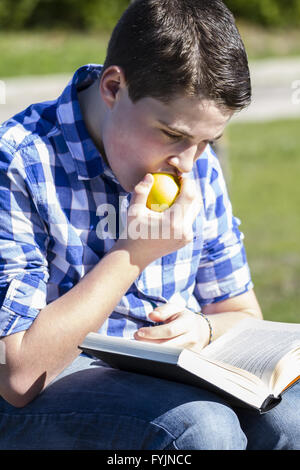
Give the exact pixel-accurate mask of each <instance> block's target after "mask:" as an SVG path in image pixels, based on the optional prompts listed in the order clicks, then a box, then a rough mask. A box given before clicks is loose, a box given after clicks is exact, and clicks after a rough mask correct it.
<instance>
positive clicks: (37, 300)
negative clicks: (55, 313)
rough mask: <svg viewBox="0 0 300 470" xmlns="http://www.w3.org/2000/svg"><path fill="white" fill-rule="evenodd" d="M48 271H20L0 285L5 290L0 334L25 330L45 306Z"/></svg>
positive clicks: (0, 310) (1, 310)
mask: <svg viewBox="0 0 300 470" xmlns="http://www.w3.org/2000/svg"><path fill="white" fill-rule="evenodd" d="M47 279H48V273H38V274H36V273H35V274H29V273H22V274H19V275H18V276H16V277H15V278H14V279H12V280H11V281H10V283H9V284H8V283H7V284H5V285H1V287H0V289H1V290H2V289H3V290H7V291H6V295H5V297H4V300H3V303H2V307H1V309H0V336H7V335H10V334H12V333H17V332H18V331H24V330H27V329H28V328H29V327H30V326H31V324H32V323H33V321H34V320H35V318H36V317H37V315H38V314H39V312H40V310H41V309H43V308H44V307H45V306H46V294H47Z"/></svg>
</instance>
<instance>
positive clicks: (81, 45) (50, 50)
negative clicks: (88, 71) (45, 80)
mask: <svg viewBox="0 0 300 470" xmlns="http://www.w3.org/2000/svg"><path fill="white" fill-rule="evenodd" d="M107 43H108V35H102V34H99V33H98V34H96V33H88V34H87V33H79V32H63V31H56V32H33V33H29V32H11V33H8V32H6V33H0V48H1V61H0V77H13V76H21V75H41V74H52V73H69V72H74V71H75V70H76V69H77V68H78V67H80V66H81V65H84V64H88V63H98V64H99V63H103V60H104V58H105V54H106V47H107Z"/></svg>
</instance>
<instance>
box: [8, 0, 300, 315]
mask: <svg viewBox="0 0 300 470" xmlns="http://www.w3.org/2000/svg"><path fill="white" fill-rule="evenodd" d="M129 3H130V0H85V1H84V2H83V1H82V0H15V1H14V2H12V0H0V47H1V60H0V121H1V122H2V121H4V120H5V119H7V118H8V117H10V116H11V115H13V114H15V113H16V112H18V111H20V110H22V109H23V108H25V107H26V106H28V105H29V104H31V103H33V102H36V101H43V100H49V99H53V98H56V97H57V96H58V95H59V94H60V93H61V91H62V90H63V88H64V87H65V85H66V84H67V82H68V81H69V79H70V78H71V76H72V75H73V73H74V71H75V70H76V69H77V68H78V67H80V66H81V65H84V64H87V63H103V60H104V57H105V51H106V46H107V42H108V39H109V35H110V32H111V30H112V28H113V26H114V24H115V23H116V21H117V19H118V18H119V16H120V15H121V13H122V12H123V11H124V9H125V8H126V7H127V6H128V5H129ZM225 3H226V4H227V6H228V7H229V8H230V9H231V10H232V12H233V13H234V15H235V17H236V20H237V24H238V27H239V30H240V33H241V36H242V38H243V40H244V43H245V45H246V49H247V52H248V56H249V63H250V69H251V74H252V84H253V103H252V104H251V106H250V107H249V108H248V109H247V110H245V111H243V112H242V113H240V114H239V115H237V116H236V117H235V118H234V119H233V120H232V122H231V124H230V125H229V127H228V129H227V131H226V133H225V135H224V138H223V139H222V142H221V143H220V145H219V146H218V148H217V151H218V154H219V157H220V161H221V163H222V166H223V168H224V174H225V177H226V180H227V185H228V190H229V193H230V196H231V200H232V204H233V208H234V213H235V215H236V216H237V217H238V218H240V219H241V221H242V225H241V226H240V228H241V230H242V232H243V233H244V234H245V245H246V249H247V253H248V260H249V264H250V268H251V271H252V277H253V281H254V284H255V290H256V293H257V296H258V299H259V301H260V304H261V306H262V310H263V313H264V317H265V318H266V319H269V320H277V321H288V322H299V320H300V313H299V311H300V243H299V239H300V218H299V208H300V188H299V186H298V184H299V183H298V179H299V176H300V137H299V134H300V0H289V2H286V1H284V0H263V1H262V0H251V1H249V0H225Z"/></svg>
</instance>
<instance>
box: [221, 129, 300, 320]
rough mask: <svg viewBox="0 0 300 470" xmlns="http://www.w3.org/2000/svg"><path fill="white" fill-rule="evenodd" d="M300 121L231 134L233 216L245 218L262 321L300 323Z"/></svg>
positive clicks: (250, 261) (250, 259)
mask: <svg viewBox="0 0 300 470" xmlns="http://www.w3.org/2000/svg"><path fill="white" fill-rule="evenodd" d="M299 128H300V120H287V121H274V122H268V123H262V124H261V123H259V124H256V123H250V124H249V123H243V124H241V123H239V124H237V123H235V124H231V125H230V126H229V128H228V131H227V138H228V150H229V166H230V175H231V177H230V181H229V192H230V196H231V200H232V204H233V208H234V213H235V215H236V216H237V217H239V218H240V219H241V220H242V225H241V226H240V229H241V230H242V232H243V233H244V234H245V245H246V250H247V255H248V261H249V264H250V268H251V272H252V277H253V281H254V283H255V291H256V294H257V297H258V299H259V302H260V304H261V306H262V309H263V313H264V317H265V318H266V319H270V320H276V321H288V322H299V321H300V288H299V286H300V217H299V208H300V191H299V175H300V145H299Z"/></svg>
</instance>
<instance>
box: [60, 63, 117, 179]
mask: <svg viewBox="0 0 300 470" xmlns="http://www.w3.org/2000/svg"><path fill="white" fill-rule="evenodd" d="M101 71H102V65H98V64H87V65H84V66H82V67H80V68H79V69H78V70H77V71H76V72H75V74H74V76H73V78H72V79H71V80H70V82H69V83H68V85H67V86H66V88H65V89H64V91H63V93H62V94H61V96H60V97H59V99H58V106H57V119H58V123H59V125H60V128H61V131H62V134H63V136H64V139H65V142H66V144H67V146H68V149H69V151H70V153H71V155H72V157H73V160H74V164H75V167H76V169H77V172H78V177H79V179H91V178H95V177H96V176H100V175H102V174H105V175H106V176H108V177H109V178H111V179H112V180H114V181H115V182H116V183H118V181H117V179H116V177H115V175H114V174H113V172H112V170H111V169H110V168H109V166H108V165H107V164H106V163H105V161H104V159H103V157H102V156H101V154H100V152H99V150H98V149H97V147H96V145H95V144H94V142H93V140H92V139H91V137H90V135H89V133H88V130H87V128H86V125H85V123H84V120H83V116H82V114H81V110H80V106H79V102H78V97H77V91H78V90H79V89H84V88H86V87H88V86H90V85H91V84H92V83H93V82H94V81H95V80H96V79H97V78H98V77H99V76H100V75H101Z"/></svg>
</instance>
